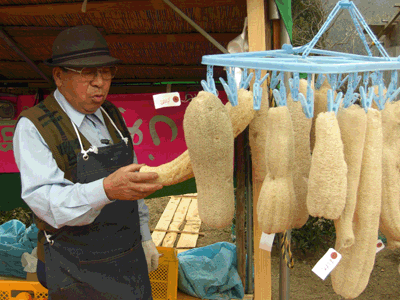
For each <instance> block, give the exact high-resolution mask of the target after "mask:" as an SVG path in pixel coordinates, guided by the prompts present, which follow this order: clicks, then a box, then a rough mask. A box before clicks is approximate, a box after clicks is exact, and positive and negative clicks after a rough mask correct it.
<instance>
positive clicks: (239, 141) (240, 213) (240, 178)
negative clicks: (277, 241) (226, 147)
mask: <svg viewBox="0 0 400 300" xmlns="http://www.w3.org/2000/svg"><path fill="white" fill-rule="evenodd" d="M247 133H248V130H247V129H246V130H245V131H243V132H242V133H241V134H239V135H238V136H237V137H236V139H235V163H236V216H235V230H236V256H237V266H238V267H237V270H238V273H239V277H240V279H241V281H242V283H243V287H244V289H245V290H246V249H245V246H246V235H245V229H244V228H245V217H246V197H245V190H246V162H245V156H244V151H243V150H244V149H245V147H248V145H246V140H247V136H246V134H247Z"/></svg>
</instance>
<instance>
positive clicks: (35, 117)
mask: <svg viewBox="0 0 400 300" xmlns="http://www.w3.org/2000/svg"><path fill="white" fill-rule="evenodd" d="M102 107H103V108H104V109H105V111H106V112H107V113H108V115H109V116H110V117H111V119H112V120H113V121H114V123H115V125H116V126H117V128H118V129H119V130H120V131H121V132H122V135H123V136H124V137H129V147H130V149H132V151H133V144H132V139H131V137H130V133H129V130H128V128H127V127H126V125H125V122H124V119H123V118H122V116H121V113H120V112H119V110H118V108H117V107H116V106H115V105H114V104H112V103H110V102H108V101H105V102H104V103H103V105H102ZM21 117H26V118H28V119H29V120H30V121H31V122H32V123H33V124H34V125H35V127H36V128H37V130H38V131H39V133H40V134H41V136H42V137H43V139H44V140H45V142H46V144H47V145H48V147H49V149H50V151H51V153H52V154H53V157H54V159H55V161H56V163H57V166H58V167H59V168H60V169H61V170H62V171H63V172H64V178H65V179H68V180H70V181H71V182H73V183H76V166H77V156H78V155H82V154H81V147H80V144H79V140H78V137H77V135H76V131H75V129H74V127H73V126H72V123H71V122H72V121H71V120H70V118H69V117H68V116H67V114H66V113H65V112H64V110H63V109H62V108H61V106H60V105H59V104H58V102H57V101H56V99H55V98H54V96H53V95H50V96H48V97H47V98H46V99H45V100H44V101H42V102H40V103H39V104H37V105H36V106H34V107H32V108H30V109H27V110H24V111H22V112H21V114H20V115H19V118H18V120H19V119H20V118H21ZM103 118H104V121H105V124H106V126H107V129H108V132H109V133H110V135H111V138H112V140H113V142H114V144H116V143H119V142H121V137H120V135H119V134H118V132H117V131H116V129H115V128H114V126H113V125H112V124H111V122H110V120H109V119H108V117H107V116H105V115H104V113H103ZM80 137H81V141H82V144H83V148H84V149H86V150H87V149H88V148H89V147H90V146H91V145H90V143H89V141H88V140H87V139H86V138H85V137H84V136H83V135H82V134H80ZM35 223H36V226H37V227H38V229H39V233H38V239H39V242H38V258H39V259H41V260H42V261H44V252H42V251H44V250H43V242H44V238H45V237H44V234H43V230H45V231H46V232H49V233H55V232H57V231H58V229H56V228H54V227H52V226H50V225H49V224H47V223H46V222H45V221H43V220H41V219H39V218H38V217H37V216H35ZM64 230H65V228H64Z"/></svg>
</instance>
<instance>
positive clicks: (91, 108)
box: [53, 67, 111, 114]
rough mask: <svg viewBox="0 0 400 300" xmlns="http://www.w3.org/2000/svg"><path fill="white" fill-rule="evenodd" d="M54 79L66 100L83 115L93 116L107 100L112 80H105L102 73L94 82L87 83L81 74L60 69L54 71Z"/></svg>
mask: <svg viewBox="0 0 400 300" xmlns="http://www.w3.org/2000/svg"><path fill="white" fill-rule="evenodd" d="M74 69H75V70H78V71H79V70H80V69H78V68H74ZM53 77H54V81H55V83H56V85H57V87H58V89H59V91H60V92H61V94H63V95H64V97H65V99H67V101H68V102H69V103H70V104H71V105H72V107H73V108H75V109H76V110H77V111H79V112H81V113H83V114H92V113H94V112H95V111H96V110H98V109H99V107H100V106H101V105H102V104H103V103H104V101H105V100H106V97H107V95H108V91H109V90H110V85H111V79H107V80H105V79H103V77H102V76H101V74H100V73H98V74H97V75H96V77H95V78H94V79H93V80H91V81H87V80H85V79H84V78H83V77H82V76H81V74H79V73H77V72H74V71H70V70H65V69H62V68H60V67H55V68H54V69H53Z"/></svg>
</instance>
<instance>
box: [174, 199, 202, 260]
mask: <svg viewBox="0 0 400 300" xmlns="http://www.w3.org/2000/svg"><path fill="white" fill-rule="evenodd" d="M200 227H201V220H200V217H199V210H198V208H197V199H196V198H192V202H191V203H190V206H189V210H188V213H187V215H186V224H185V227H184V228H183V231H190V232H199V231H200ZM198 238H199V235H197V234H187V233H182V234H181V236H180V238H179V240H178V244H177V245H176V247H177V248H195V247H196V244H197V240H198ZM183 251H186V250H184V249H178V253H181V252H183Z"/></svg>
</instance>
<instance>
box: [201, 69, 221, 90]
mask: <svg viewBox="0 0 400 300" xmlns="http://www.w3.org/2000/svg"><path fill="white" fill-rule="evenodd" d="M200 83H201V86H202V87H203V90H205V91H206V92H209V93H212V94H214V95H215V96H218V94H217V88H216V87H215V81H214V78H213V66H207V81H205V80H202V81H201V82H200Z"/></svg>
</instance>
